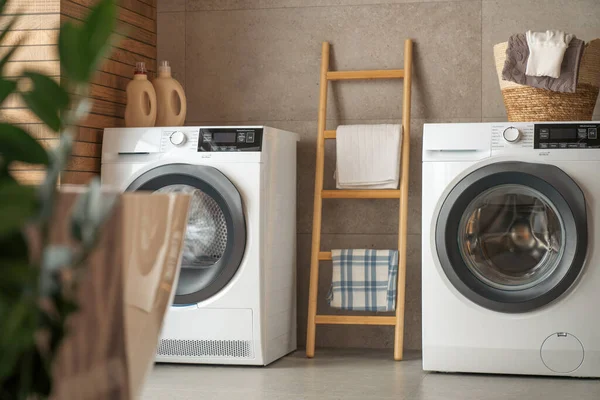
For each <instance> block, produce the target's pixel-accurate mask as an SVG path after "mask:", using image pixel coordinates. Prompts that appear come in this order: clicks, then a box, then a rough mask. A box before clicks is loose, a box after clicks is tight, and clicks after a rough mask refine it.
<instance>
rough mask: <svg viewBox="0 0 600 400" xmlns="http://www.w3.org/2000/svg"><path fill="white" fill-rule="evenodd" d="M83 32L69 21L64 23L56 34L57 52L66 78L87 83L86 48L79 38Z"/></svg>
mask: <svg viewBox="0 0 600 400" xmlns="http://www.w3.org/2000/svg"><path fill="white" fill-rule="evenodd" d="M82 35H83V32H82V31H81V29H79V27H77V26H75V25H73V24H72V23H70V22H66V23H64V24H63V25H62V26H61V28H60V34H59V36H58V54H59V56H60V66H61V67H62V69H63V70H64V71H65V74H66V75H67V78H68V79H69V80H72V81H73V82H75V83H87V81H88V71H87V68H86V64H87V63H86V62H85V60H84V58H85V57H86V53H87V52H86V49H85V47H84V46H83V40H82V39H81V38H82Z"/></svg>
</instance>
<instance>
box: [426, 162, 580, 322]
mask: <svg viewBox="0 0 600 400" xmlns="http://www.w3.org/2000/svg"><path fill="white" fill-rule="evenodd" d="M435 234H436V237H435V238H436V247H437V251H438V256H439V258H440V263H441V265H442V269H443V270H444V272H445V273H446V276H447V277H448V278H449V280H450V282H451V283H452V284H453V285H454V286H455V287H456V288H457V289H458V290H459V291H460V292H461V293H462V294H463V295H465V296H466V297H467V298H469V299H470V300H472V301H474V302H475V303H477V304H479V305H481V306H484V307H486V308H489V309H492V310H496V311H501V312H525V311H530V310H533V309H536V308H539V307H542V306H544V305H546V304H548V303H549V302H551V301H553V300H555V299H556V298H558V297H559V296H560V295H561V294H563V293H564V292H565V291H566V290H567V289H568V288H569V287H570V286H571V285H572V284H573V282H574V281H575V279H576V278H577V276H578V275H579V273H580V271H581V269H582V267H583V265H584V262H585V256H586V252H587V216H586V207H585V198H584V195H583V192H582V191H581V189H580V188H579V187H578V186H577V184H576V183H575V182H574V181H573V180H572V179H571V178H570V177H569V176H568V175H567V174H566V173H565V172H563V171H562V170H561V169H559V168H557V167H555V166H552V165H542V164H531V163H523V162H504V163H496V164H491V165H488V166H485V167H483V168H480V169H478V170H476V171H474V172H472V173H471V174H469V175H468V176H466V177H465V178H464V179H462V180H461V181H460V182H458V184H457V185H456V186H455V187H454V188H453V189H452V190H451V191H450V193H449V194H448V196H447V197H446V199H445V201H444V203H443V205H442V206H441V209H440V213H439V216H438V219H437V224H436V229H435Z"/></svg>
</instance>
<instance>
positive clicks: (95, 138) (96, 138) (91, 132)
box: [75, 127, 104, 143]
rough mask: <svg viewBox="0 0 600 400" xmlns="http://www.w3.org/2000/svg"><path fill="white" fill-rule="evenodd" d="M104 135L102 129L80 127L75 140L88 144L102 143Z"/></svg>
mask: <svg viewBox="0 0 600 400" xmlns="http://www.w3.org/2000/svg"><path fill="white" fill-rule="evenodd" d="M103 134H104V132H103V131H102V129H94V128H81V127H80V128H79V130H78V131H77V134H76V135H75V140H77V141H80V142H88V143H102V136H103Z"/></svg>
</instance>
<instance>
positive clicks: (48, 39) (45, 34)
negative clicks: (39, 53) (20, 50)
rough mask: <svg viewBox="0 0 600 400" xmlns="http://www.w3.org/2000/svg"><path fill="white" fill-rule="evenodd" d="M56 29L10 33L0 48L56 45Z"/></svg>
mask: <svg viewBox="0 0 600 400" xmlns="http://www.w3.org/2000/svg"><path fill="white" fill-rule="evenodd" d="M58 32H59V30H58V29H48V30H38V31H10V32H8V33H7V34H6V37H5V38H4V40H3V41H2V43H1V44H0V47H6V46H11V47H12V46H14V45H15V44H17V43H20V44H21V45H23V46H33V45H52V44H56V43H58Z"/></svg>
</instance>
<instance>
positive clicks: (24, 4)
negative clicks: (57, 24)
mask: <svg viewBox="0 0 600 400" xmlns="http://www.w3.org/2000/svg"><path fill="white" fill-rule="evenodd" d="M59 9H60V0H12V1H9V2H8V4H7V5H6V9H5V10H4V12H3V13H2V14H4V15H9V14H20V13H23V12H25V13H27V14H51V13H58V11H59Z"/></svg>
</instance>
